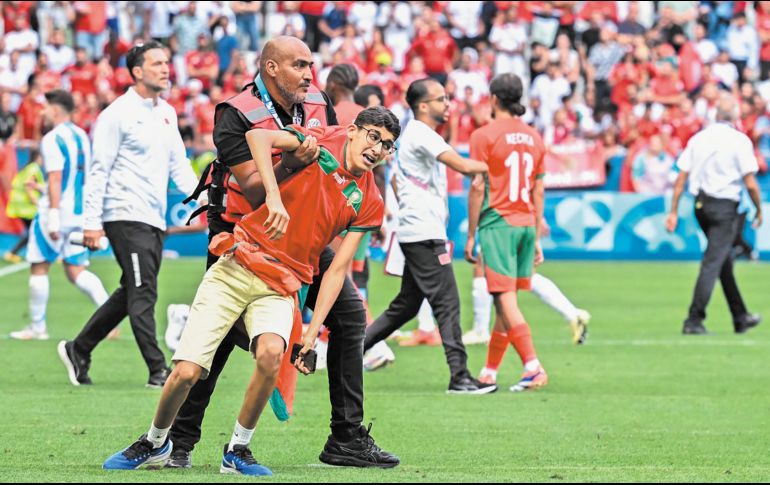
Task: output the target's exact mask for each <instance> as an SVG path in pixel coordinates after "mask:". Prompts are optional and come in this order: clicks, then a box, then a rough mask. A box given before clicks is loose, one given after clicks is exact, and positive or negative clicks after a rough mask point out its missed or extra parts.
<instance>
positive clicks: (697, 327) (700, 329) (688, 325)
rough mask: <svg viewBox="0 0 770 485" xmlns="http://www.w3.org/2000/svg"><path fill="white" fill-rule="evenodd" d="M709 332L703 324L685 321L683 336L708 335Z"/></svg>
mask: <svg viewBox="0 0 770 485" xmlns="http://www.w3.org/2000/svg"><path fill="white" fill-rule="evenodd" d="M708 333H709V331H708V330H706V327H704V326H703V322H696V321H692V320H685V321H684V327H683V328H682V334H684V335H708Z"/></svg>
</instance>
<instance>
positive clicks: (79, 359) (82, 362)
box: [57, 340, 93, 386]
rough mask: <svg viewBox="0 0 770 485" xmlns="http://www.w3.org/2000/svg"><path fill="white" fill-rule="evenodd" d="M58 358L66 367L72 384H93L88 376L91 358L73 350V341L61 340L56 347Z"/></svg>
mask: <svg viewBox="0 0 770 485" xmlns="http://www.w3.org/2000/svg"><path fill="white" fill-rule="evenodd" d="M57 351H58V352H59V358H60V359H61V361H62V363H63V364H64V367H66V369H67V374H68V375H69V378H70V382H71V383H72V385H73V386H90V385H91V384H93V382H92V381H91V378H90V377H88V368H89V367H90V366H91V359H89V358H88V357H85V356H83V355H80V354H79V353H78V352H77V351H76V350H75V343H74V342H68V341H66V340H62V341H61V342H59V346H58V347H57Z"/></svg>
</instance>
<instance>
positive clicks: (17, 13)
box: [2, 2, 35, 33]
mask: <svg viewBox="0 0 770 485" xmlns="http://www.w3.org/2000/svg"><path fill="white" fill-rule="evenodd" d="M34 4H35V2H3V9H2V12H3V31H4V32H5V33H8V32H12V31H13V30H14V29H15V27H14V26H15V22H16V19H17V18H19V17H22V18H23V19H24V20H26V21H27V25H29V20H30V18H29V11H30V10H32V7H33V6H34Z"/></svg>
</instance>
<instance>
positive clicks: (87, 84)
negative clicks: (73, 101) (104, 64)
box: [64, 47, 99, 98]
mask: <svg viewBox="0 0 770 485" xmlns="http://www.w3.org/2000/svg"><path fill="white" fill-rule="evenodd" d="M64 73H65V75H66V76H67V77H68V78H69V83H70V91H71V92H72V93H80V94H81V95H83V98H85V97H86V96H88V95H89V94H95V93H96V81H97V79H98V77H99V69H98V68H97V67H96V65H95V64H94V63H93V62H91V61H90V59H89V58H88V51H87V50H86V49H85V48H84V47H78V48H77V49H75V65H73V66H70V67H69V68H67V69H66V70H65V71H64Z"/></svg>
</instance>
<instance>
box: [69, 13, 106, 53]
mask: <svg viewBox="0 0 770 485" xmlns="http://www.w3.org/2000/svg"><path fill="white" fill-rule="evenodd" d="M74 7H75V13H76V18H75V44H76V45H77V46H78V47H84V48H85V49H86V52H87V54H88V56H89V57H90V59H91V60H92V61H95V60H97V59H101V57H102V55H103V54H104V44H106V43H107V35H108V30H107V2H75V4H74Z"/></svg>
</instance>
